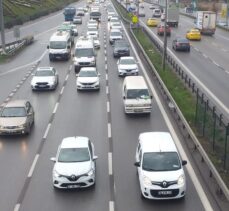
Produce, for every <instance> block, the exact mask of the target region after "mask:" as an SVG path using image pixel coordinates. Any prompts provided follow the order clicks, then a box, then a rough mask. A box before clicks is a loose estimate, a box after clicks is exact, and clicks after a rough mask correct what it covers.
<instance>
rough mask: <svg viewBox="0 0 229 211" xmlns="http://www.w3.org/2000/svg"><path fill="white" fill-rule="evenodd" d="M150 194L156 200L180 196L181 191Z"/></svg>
mask: <svg viewBox="0 0 229 211" xmlns="http://www.w3.org/2000/svg"><path fill="white" fill-rule="evenodd" d="M150 194H151V195H152V196H153V197H155V198H170V197H171V198H172V197H175V196H177V195H178V194H179V189H166V190H150Z"/></svg>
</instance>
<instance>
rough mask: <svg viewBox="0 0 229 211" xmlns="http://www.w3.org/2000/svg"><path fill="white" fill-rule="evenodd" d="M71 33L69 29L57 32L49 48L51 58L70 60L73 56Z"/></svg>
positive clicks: (52, 37) (51, 39)
mask: <svg viewBox="0 0 229 211" xmlns="http://www.w3.org/2000/svg"><path fill="white" fill-rule="evenodd" d="M71 47H72V44H71V35H70V33H69V32H68V31H57V32H55V33H54V34H53V35H52V36H51V38H50V40H49V45H48V46H47V48H48V49H49V60H50V61H53V60H55V59H62V60H68V59H69V58H70V57H71Z"/></svg>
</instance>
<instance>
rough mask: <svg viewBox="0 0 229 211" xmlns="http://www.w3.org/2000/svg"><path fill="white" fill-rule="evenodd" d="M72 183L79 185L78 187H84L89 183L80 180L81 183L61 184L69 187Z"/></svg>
mask: <svg viewBox="0 0 229 211" xmlns="http://www.w3.org/2000/svg"><path fill="white" fill-rule="evenodd" d="M70 185H77V186H78V187H84V186H86V185H87V184H86V183H84V182H79V183H63V184H61V185H60V187H63V188H67V187H68V186H70Z"/></svg>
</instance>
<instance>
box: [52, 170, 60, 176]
mask: <svg viewBox="0 0 229 211" xmlns="http://www.w3.org/2000/svg"><path fill="white" fill-rule="evenodd" d="M53 176H54V177H61V175H60V174H59V173H58V172H57V171H56V170H54V171H53Z"/></svg>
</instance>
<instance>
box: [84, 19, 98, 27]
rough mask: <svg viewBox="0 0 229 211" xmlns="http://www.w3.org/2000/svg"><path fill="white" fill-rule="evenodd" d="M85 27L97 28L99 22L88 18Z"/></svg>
mask: <svg viewBox="0 0 229 211" xmlns="http://www.w3.org/2000/svg"><path fill="white" fill-rule="evenodd" d="M87 27H88V28H89V27H96V28H99V24H98V21H96V20H89V21H88V22H87Z"/></svg>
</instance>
